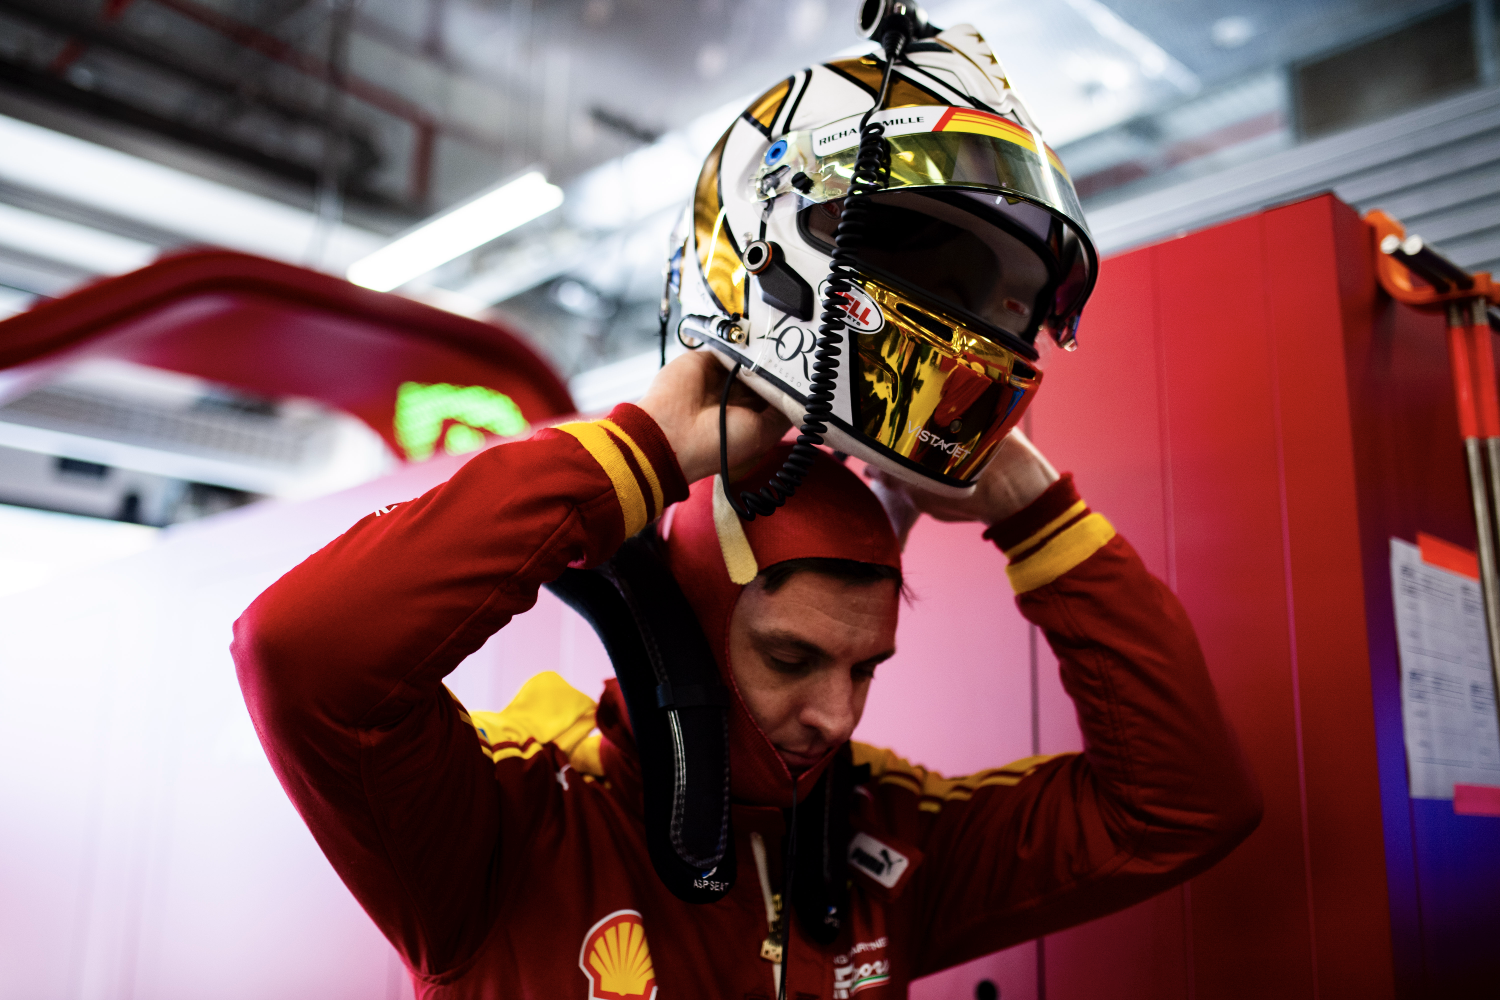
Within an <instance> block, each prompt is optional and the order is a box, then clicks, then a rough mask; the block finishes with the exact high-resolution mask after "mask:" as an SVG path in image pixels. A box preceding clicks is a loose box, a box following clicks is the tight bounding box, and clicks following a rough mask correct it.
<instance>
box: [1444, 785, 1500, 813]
mask: <svg viewBox="0 0 1500 1000" xmlns="http://www.w3.org/2000/svg"><path fill="white" fill-rule="evenodd" d="M1453 811H1454V812H1456V813H1458V815H1460V816H1500V788H1496V787H1495V786H1494V785H1460V784H1455V785H1454V786H1453Z"/></svg>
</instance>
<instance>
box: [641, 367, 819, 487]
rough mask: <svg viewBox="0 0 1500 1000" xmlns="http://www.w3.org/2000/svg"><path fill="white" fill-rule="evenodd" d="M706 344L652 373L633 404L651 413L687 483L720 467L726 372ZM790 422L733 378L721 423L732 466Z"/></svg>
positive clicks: (767, 444)
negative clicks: (727, 407) (637, 401)
mask: <svg viewBox="0 0 1500 1000" xmlns="http://www.w3.org/2000/svg"><path fill="white" fill-rule="evenodd" d="M710 350H711V349H708V350H701V351H691V352H689V353H687V354H684V355H682V356H681V357H678V358H676V359H675V360H673V361H672V363H671V364H669V365H667V366H666V367H665V368H663V369H662V370H661V371H659V372H657V373H656V378H654V379H652V380H651V388H649V389H647V390H646V395H645V396H644V397H642V399H641V401H640V402H639V403H637V404H636V405H637V406H639V407H640V408H641V409H643V410H645V411H646V412H647V413H649V414H650V415H651V419H653V420H655V421H656V424H657V426H658V427H660V428H661V430H662V433H663V434H665V435H666V436H667V442H668V443H669V444H671V446H672V450H673V451H674V452H676V453H677V464H678V465H679V466H681V467H682V478H683V479H685V480H687V481H688V482H689V483H694V482H697V481H698V480H699V479H702V478H703V477H705V476H711V475H713V474H714V473H716V472H718V471H719V396H720V394H721V393H722V392H723V391H724V380H725V379H726V378H728V377H729V372H728V370H727V369H725V367H724V366H723V365H722V364H720V363H719V361H718V359H717V358H715V357H713V356H712V355H711V354H710V353H709V352H710ZM789 427H791V424H790V423H789V422H788V421H787V419H786V417H784V416H782V414H781V411H780V410H778V409H776V408H775V407H774V406H772V405H771V404H769V403H767V402H766V401H765V400H764V399H762V398H760V396H758V395H756V394H755V393H754V392H752V391H751V390H750V389H748V388H746V387H745V386H744V385H743V384H742V383H740V382H739V381H738V380H736V383H735V385H734V386H732V387H731V388H730V390H729V410H728V413H727V415H726V429H727V433H728V436H729V465H730V467H731V468H733V467H735V466H738V465H742V464H744V463H746V462H749V461H751V460H752V459H755V458H759V457H760V456H761V455H762V454H764V453H765V452H766V451H768V450H769V449H770V448H771V447H772V446H773V445H775V444H776V442H778V441H780V440H781V437H782V435H783V434H785V433H786V432H787V429H788V428H789Z"/></svg>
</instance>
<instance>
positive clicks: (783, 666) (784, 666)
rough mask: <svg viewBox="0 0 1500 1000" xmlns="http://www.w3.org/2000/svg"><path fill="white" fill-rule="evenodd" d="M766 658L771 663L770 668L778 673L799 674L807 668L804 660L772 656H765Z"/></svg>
mask: <svg viewBox="0 0 1500 1000" xmlns="http://www.w3.org/2000/svg"><path fill="white" fill-rule="evenodd" d="M766 660H767V662H769V663H770V664H771V669H772V670H774V671H776V672H777V673H779V674H800V673H804V672H806V670H807V661H806V660H778V659H777V658H776V657H774V656H767V657H766Z"/></svg>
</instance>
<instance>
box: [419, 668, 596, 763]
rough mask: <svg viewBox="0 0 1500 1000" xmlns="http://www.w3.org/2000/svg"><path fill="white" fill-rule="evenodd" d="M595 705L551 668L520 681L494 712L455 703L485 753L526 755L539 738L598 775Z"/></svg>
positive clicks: (539, 746)
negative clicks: (507, 700) (467, 708)
mask: <svg viewBox="0 0 1500 1000" xmlns="http://www.w3.org/2000/svg"><path fill="white" fill-rule="evenodd" d="M449 694H450V695H451V694H452V692H451V691H450V692H449ZM454 700H455V701H457V700H458V699H457V698H455V699H454ZM594 711H595V705H594V700H593V699H592V698H590V697H589V696H588V695H586V694H584V693H583V692H581V691H579V690H578V689H576V688H574V687H573V686H572V685H571V684H569V683H568V682H567V681H565V680H563V679H562V677H560V676H558V675H557V674H556V673H554V672H552V671H551V670H547V671H543V672H542V673H540V674H537V675H536V676H535V677H533V678H531V679H530V680H528V681H527V682H526V683H525V684H523V685H521V690H520V691H518V692H516V696H515V697H514V698H512V699H511V702H510V704H509V705H507V706H505V708H503V709H501V710H500V711H498V712H465V711H464V709H463V706H462V705H461V704H460V706H459V714H460V715H461V716H462V717H463V719H464V721H465V722H468V723H469V724H470V725H472V726H473V727H474V731H475V732H476V733H478V734H479V741H480V745H481V746H482V747H483V749H484V752H485V756H487V757H489V758H490V759H491V760H494V761H499V760H504V759H506V758H509V757H519V758H521V759H522V760H530V759H531V758H532V757H534V756H536V755H537V754H538V753H540V752H541V749H542V746H543V745H544V744H547V743H552V744H554V745H556V746H557V748H558V749H560V750H561V751H562V752H563V753H565V754H568V755H569V757H570V758H572V759H573V761H574V764H573V767H574V769H575V770H578V771H584V770H585V769H584V768H583V767H580V766H579V765H578V762H579V761H580V760H581V761H585V762H590V763H591V766H592V770H589V771H587V772H586V773H590V774H595V775H596V776H597V774H601V773H603V772H602V768H600V767H599V765H598V763H597V761H598V759H599V737H598V734H594V733H593V731H594ZM590 734H593V735H592V736H591V735H590ZM500 744H515V745H513V746H501V745H500ZM590 744H592V746H590Z"/></svg>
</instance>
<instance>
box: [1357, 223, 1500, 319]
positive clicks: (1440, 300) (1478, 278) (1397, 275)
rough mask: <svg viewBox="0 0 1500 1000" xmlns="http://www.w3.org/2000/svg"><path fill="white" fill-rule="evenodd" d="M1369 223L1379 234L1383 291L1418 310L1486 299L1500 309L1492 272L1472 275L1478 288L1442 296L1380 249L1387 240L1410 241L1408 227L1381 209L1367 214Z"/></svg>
mask: <svg viewBox="0 0 1500 1000" xmlns="http://www.w3.org/2000/svg"><path fill="white" fill-rule="evenodd" d="M1365 222H1366V223H1368V224H1369V226H1370V228H1371V229H1373V230H1375V273H1376V275H1377V276H1378V277H1379V278H1380V287H1382V288H1384V289H1385V290H1386V294H1388V295H1389V296H1390V297H1391V298H1393V299H1395V300H1396V301H1397V302H1404V303H1406V304H1407V305H1409V306H1415V307H1416V308H1418V309H1428V310H1435V309H1437V308H1438V307H1440V306H1443V305H1446V304H1447V303H1449V302H1461V301H1463V300H1466V299H1485V300H1487V301H1489V302H1494V303H1496V304H1497V305H1500V289H1497V288H1496V286H1495V283H1494V282H1493V281H1491V280H1490V276H1489V272H1487V271H1481V272H1479V273H1477V274H1473V275H1470V277H1472V278H1473V279H1474V284H1473V285H1472V286H1471V287H1469V288H1452V289H1449V290H1448V291H1446V292H1440V291H1438V290H1437V289H1436V288H1433V287H1432V286H1431V285H1429V284H1428V283H1427V282H1425V281H1423V280H1422V279H1421V278H1420V277H1418V276H1417V275H1415V274H1412V273H1411V271H1410V270H1409V269H1408V268H1407V267H1406V265H1405V264H1403V263H1401V261H1399V260H1397V259H1396V258H1395V257H1393V256H1391V255H1390V254H1388V253H1385V252H1383V251H1382V250H1381V249H1380V245H1381V243H1382V242H1384V240H1385V238H1386V237H1387V236H1395V237H1396V238H1397V239H1403V240H1404V239H1405V238H1406V227H1405V226H1403V225H1401V223H1399V222H1397V221H1396V220H1395V219H1393V218H1391V217H1390V216H1389V215H1386V214H1385V213H1384V212H1382V211H1380V210H1379V209H1378V208H1377V209H1371V210H1370V211H1368V212H1366V213H1365Z"/></svg>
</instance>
